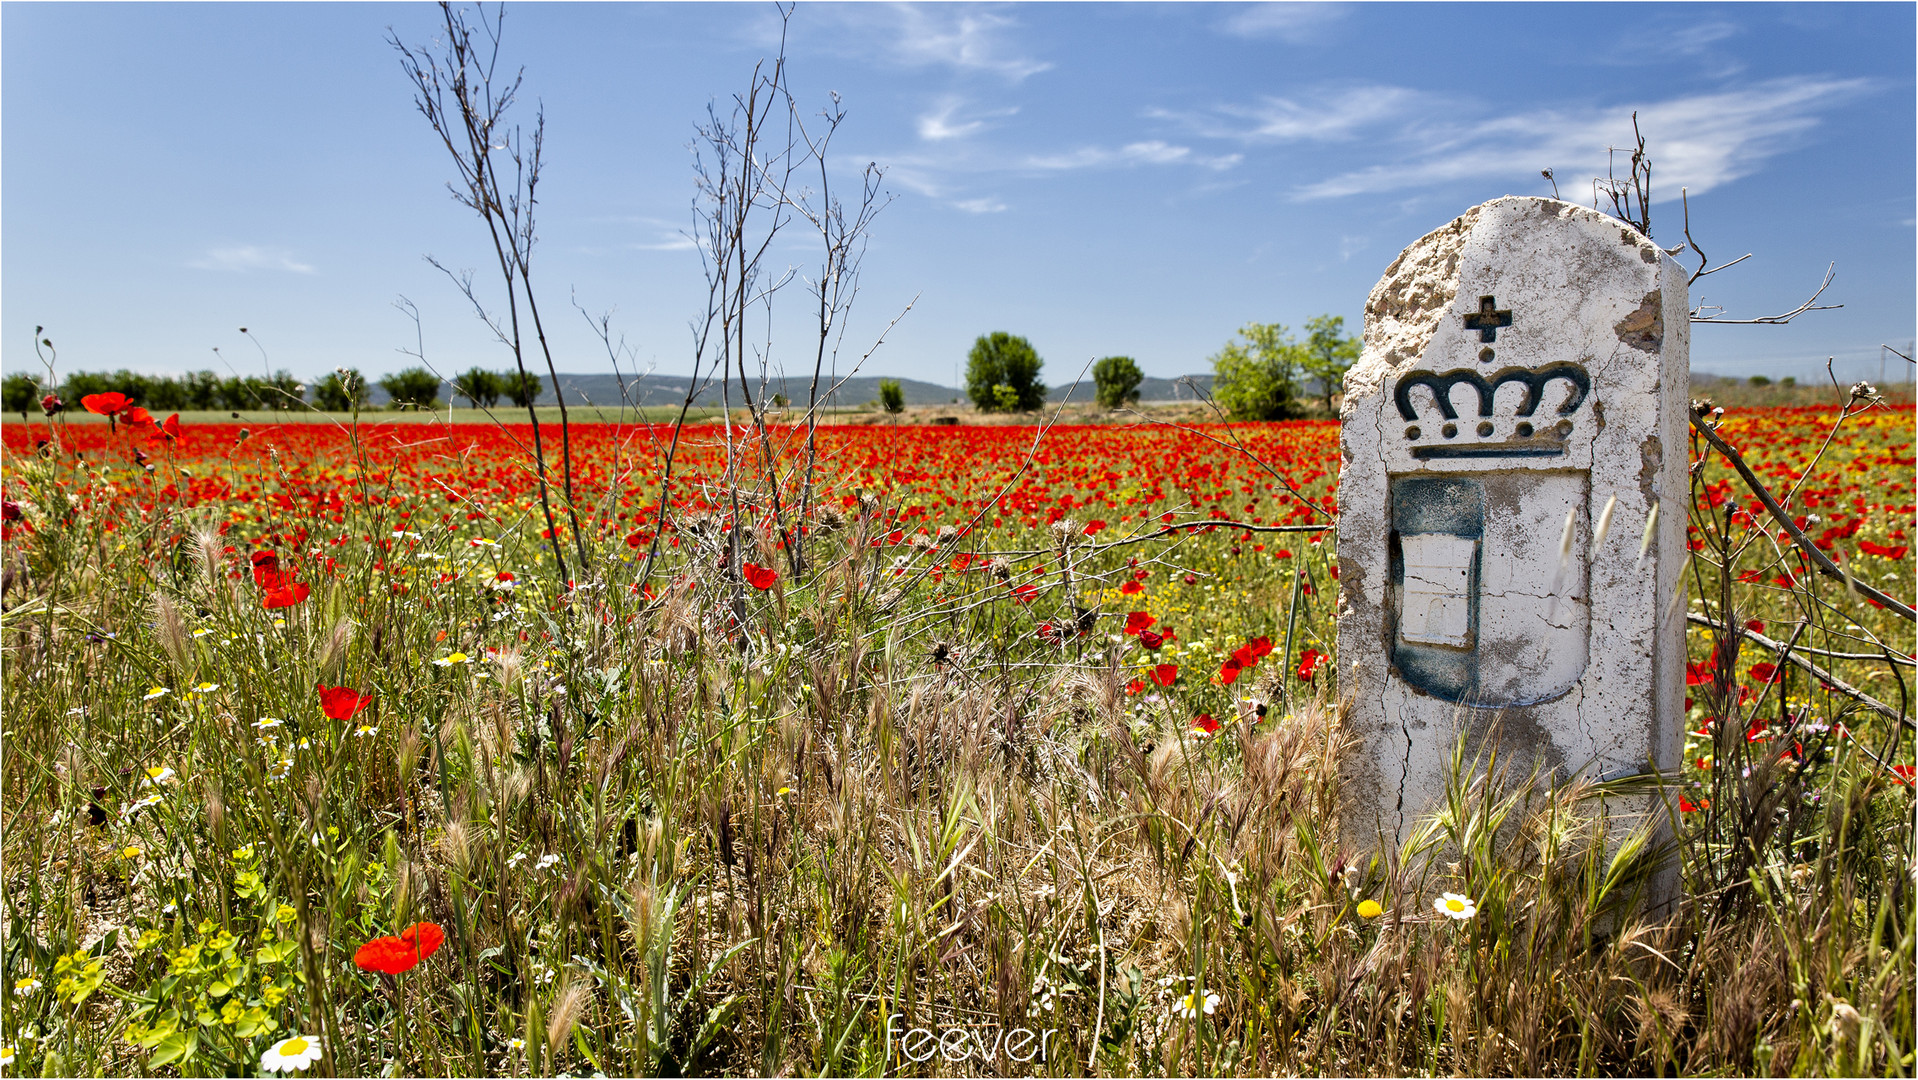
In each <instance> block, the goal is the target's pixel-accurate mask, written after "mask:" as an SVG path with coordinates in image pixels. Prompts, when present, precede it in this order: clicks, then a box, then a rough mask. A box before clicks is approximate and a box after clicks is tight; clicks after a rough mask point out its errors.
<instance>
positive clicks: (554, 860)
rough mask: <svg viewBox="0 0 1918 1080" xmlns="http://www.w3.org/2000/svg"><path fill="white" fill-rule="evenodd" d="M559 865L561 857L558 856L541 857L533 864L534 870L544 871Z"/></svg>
mask: <svg viewBox="0 0 1918 1080" xmlns="http://www.w3.org/2000/svg"><path fill="white" fill-rule="evenodd" d="M558 865H559V856H557V855H541V856H540V857H539V861H538V862H536V863H534V864H533V869H535V870H544V869H546V868H547V867H550V866H558Z"/></svg>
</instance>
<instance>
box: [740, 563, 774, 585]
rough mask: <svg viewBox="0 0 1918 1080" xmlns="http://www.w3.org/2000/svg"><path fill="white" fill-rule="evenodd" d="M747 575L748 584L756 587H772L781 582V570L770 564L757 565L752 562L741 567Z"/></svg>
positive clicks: (742, 571)
mask: <svg viewBox="0 0 1918 1080" xmlns="http://www.w3.org/2000/svg"><path fill="white" fill-rule="evenodd" d="M739 569H740V572H741V573H743V574H745V575H746V584H748V585H751V586H752V587H753V588H755V589H770V588H772V587H773V586H774V585H775V584H778V582H779V571H777V570H774V569H773V568H772V567H770V566H756V565H754V564H752V563H747V564H746V565H744V566H742V567H740V568H739Z"/></svg>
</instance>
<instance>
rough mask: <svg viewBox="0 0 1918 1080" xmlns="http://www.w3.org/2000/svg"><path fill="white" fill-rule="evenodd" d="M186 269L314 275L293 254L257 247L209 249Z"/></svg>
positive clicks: (286, 251) (241, 246)
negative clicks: (264, 271)
mask: <svg viewBox="0 0 1918 1080" xmlns="http://www.w3.org/2000/svg"><path fill="white" fill-rule="evenodd" d="M187 266H189V267H191V268H193V269H195V270H224V271H226V272H228V273H236V274H246V273H251V272H252V271H255V270H279V271H284V272H287V273H293V274H313V273H318V271H317V270H315V269H314V268H313V267H312V266H311V265H309V264H307V263H303V262H300V261H299V260H297V259H295V258H294V257H293V253H292V252H291V251H288V250H287V249H285V248H273V247H260V246H259V245H257V244H239V245H236V246H234V247H218V248H210V249H208V251H207V253H206V254H205V255H202V256H201V257H199V258H197V259H194V260H192V261H190V262H188V263H187Z"/></svg>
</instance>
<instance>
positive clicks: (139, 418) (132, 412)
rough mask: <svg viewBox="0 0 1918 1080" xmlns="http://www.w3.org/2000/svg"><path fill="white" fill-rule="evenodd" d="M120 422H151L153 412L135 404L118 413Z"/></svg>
mask: <svg viewBox="0 0 1918 1080" xmlns="http://www.w3.org/2000/svg"><path fill="white" fill-rule="evenodd" d="M120 422H121V423H123V424H151V423H153V414H152V413H150V412H147V411H146V410H145V409H142V408H141V407H139V406H138V405H135V406H132V407H131V408H129V409H127V411H126V412H124V413H122V414H121V415H120Z"/></svg>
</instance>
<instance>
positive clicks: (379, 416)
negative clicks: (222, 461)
mask: <svg viewBox="0 0 1918 1080" xmlns="http://www.w3.org/2000/svg"><path fill="white" fill-rule="evenodd" d="M569 411H570V412H571V414H572V418H573V419H574V420H576V421H580V422H584V423H626V424H633V423H641V422H647V423H659V422H662V421H668V420H671V419H672V418H673V417H675V416H677V415H679V410H678V409H670V408H645V409H602V408H599V407H597V406H581V405H575V406H572V407H571V409H570V410H569ZM717 415H719V410H718V409H699V408H695V409H691V410H688V411H687V413H686V418H687V419H689V420H705V419H708V418H710V417H714V416H717ZM154 416H155V417H159V418H163V417H164V416H165V414H163V413H160V412H158V411H156V412H155V413H154ZM539 418H540V422H541V423H545V422H546V421H549V420H550V421H552V422H553V423H558V422H559V407H558V406H556V405H547V406H541V407H540V410H539ZM495 419H497V420H499V421H500V422H502V423H507V424H523V423H525V422H526V410H525V409H515V408H512V407H510V406H509V407H507V408H503V409H493V410H490V411H489V410H486V409H451V410H448V409H441V410H440V411H438V412H416V411H407V412H390V411H388V410H386V409H368V410H366V411H365V412H362V413H360V414H359V420H360V423H361V424H447V423H451V424H486V423H491V422H492V421H493V420H495ZM67 420H68V422H69V423H74V424H104V423H106V418H105V417H101V416H93V415H91V414H89V413H85V412H81V411H79V410H77V409H76V410H73V411H71V412H69V413H67ZM5 422H6V423H9V424H18V423H19V422H20V414H19V413H12V414H9V415H8V416H7V417H6V418H5ZM31 422H32V423H36V424H37V423H41V422H42V418H41V417H38V416H34V417H32V420H31ZM180 422H181V423H182V424H350V423H352V422H353V414H352V413H339V412H321V411H319V410H317V409H310V410H299V411H294V410H290V409H289V410H285V411H266V410H253V411H241V412H237V413H236V412H232V411H230V410H227V409H192V410H188V411H185V412H182V413H181V414H180Z"/></svg>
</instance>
